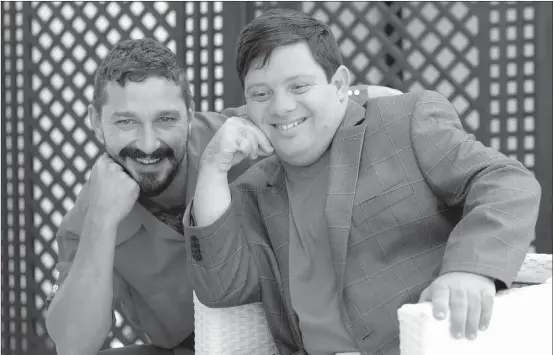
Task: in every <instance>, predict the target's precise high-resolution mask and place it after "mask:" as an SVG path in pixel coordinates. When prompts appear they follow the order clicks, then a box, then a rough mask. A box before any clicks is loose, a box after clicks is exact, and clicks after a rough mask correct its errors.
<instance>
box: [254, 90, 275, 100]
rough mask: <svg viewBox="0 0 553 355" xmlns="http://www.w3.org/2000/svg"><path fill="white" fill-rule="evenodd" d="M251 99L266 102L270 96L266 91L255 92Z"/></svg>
mask: <svg viewBox="0 0 553 355" xmlns="http://www.w3.org/2000/svg"><path fill="white" fill-rule="evenodd" d="M251 97H252V99H254V100H256V101H267V100H268V99H269V98H270V97H271V94H270V93H268V92H266V91H256V92H254V93H253V94H252V96H251Z"/></svg>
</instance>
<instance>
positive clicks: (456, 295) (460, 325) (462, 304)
mask: <svg viewBox="0 0 553 355" xmlns="http://www.w3.org/2000/svg"><path fill="white" fill-rule="evenodd" d="M450 292H451V295H450V305H451V333H452V334H453V336H454V337H455V338H457V339H460V338H462V337H463V336H464V335H465V327H466V323H467V312H468V298H467V296H466V293H465V292H464V291H463V290H460V289H453V290H451V291H450Z"/></svg>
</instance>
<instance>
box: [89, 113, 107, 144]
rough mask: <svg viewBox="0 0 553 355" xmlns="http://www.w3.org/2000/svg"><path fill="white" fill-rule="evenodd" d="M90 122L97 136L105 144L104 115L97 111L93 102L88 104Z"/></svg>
mask: <svg viewBox="0 0 553 355" xmlns="http://www.w3.org/2000/svg"><path fill="white" fill-rule="evenodd" d="M88 122H89V123H90V126H91V127H92V130H93V131H94V135H95V136H96V138H98V140H99V141H100V142H101V143H102V144H105V140H104V130H103V128H102V117H101V116H100V113H98V111H96V108H95V107H94V105H92V104H90V105H88Z"/></svg>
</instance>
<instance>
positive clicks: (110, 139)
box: [104, 127, 136, 152]
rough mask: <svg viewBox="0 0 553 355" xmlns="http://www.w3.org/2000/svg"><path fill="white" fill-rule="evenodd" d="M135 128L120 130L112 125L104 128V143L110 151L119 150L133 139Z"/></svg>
mask: <svg viewBox="0 0 553 355" xmlns="http://www.w3.org/2000/svg"><path fill="white" fill-rule="evenodd" d="M135 136H136V130H130V131H122V130H120V129H116V128H113V127H110V128H107V129H105V130H104V145H105V147H106V148H107V149H108V150H110V151H112V152H119V151H120V150H121V149H123V148H124V147H126V146H127V145H129V144H131V143H132V142H133V141H134V140H135Z"/></svg>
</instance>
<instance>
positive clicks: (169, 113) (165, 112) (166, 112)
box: [156, 110, 181, 117]
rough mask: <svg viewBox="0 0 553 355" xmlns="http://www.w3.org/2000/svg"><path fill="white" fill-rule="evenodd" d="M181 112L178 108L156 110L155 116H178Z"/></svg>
mask: <svg viewBox="0 0 553 355" xmlns="http://www.w3.org/2000/svg"><path fill="white" fill-rule="evenodd" d="M180 115H181V112H180V111H179V110H161V111H158V112H156V117H162V116H177V117H180Z"/></svg>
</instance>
